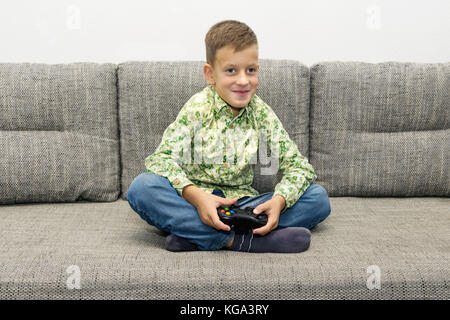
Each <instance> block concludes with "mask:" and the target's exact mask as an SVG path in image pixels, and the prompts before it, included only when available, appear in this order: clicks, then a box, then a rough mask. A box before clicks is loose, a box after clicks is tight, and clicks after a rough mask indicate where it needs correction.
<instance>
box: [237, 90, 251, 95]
mask: <svg viewBox="0 0 450 320" xmlns="http://www.w3.org/2000/svg"><path fill="white" fill-rule="evenodd" d="M233 92H234V93H235V94H237V95H238V96H246V95H247V94H248V93H249V92H250V90H245V91H233Z"/></svg>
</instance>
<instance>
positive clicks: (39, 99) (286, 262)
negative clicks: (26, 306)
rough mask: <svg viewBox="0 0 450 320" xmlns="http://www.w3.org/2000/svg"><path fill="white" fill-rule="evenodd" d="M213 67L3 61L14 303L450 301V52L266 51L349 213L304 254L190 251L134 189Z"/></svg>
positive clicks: (4, 276) (292, 116)
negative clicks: (422, 58)
mask: <svg viewBox="0 0 450 320" xmlns="http://www.w3.org/2000/svg"><path fill="white" fill-rule="evenodd" d="M202 65H203V62H201V61H198V62H186V61H184V62H182V61H179V62H137V61H134V62H125V63H120V64H118V65H116V64H109V63H107V64H97V63H71V64H55V65H48V64H36V63H32V64H30V63H20V64H11V63H1V64H0V190H1V193H0V204H1V205H0V298H1V299H208V300H210V299H277V300H278V299H283V300H288V299H449V298H450V290H449V288H450V271H449V256H450V255H449V252H450V246H449V244H450V199H449V195H450V175H449V167H450V163H449V159H450V156H449V150H450V148H449V146H450V114H449V112H450V111H449V110H450V63H436V64H423V63H398V62H385V63H376V64H372V63H363V62H323V63H317V64H315V65H313V66H311V67H307V66H305V65H303V64H301V63H299V62H296V61H290V60H261V61H260V65H261V73H260V81H259V83H260V84H259V88H258V91H257V94H258V95H259V96H260V97H261V98H262V99H263V100H265V101H266V102H267V103H268V104H269V105H270V106H272V108H273V109H274V110H275V112H276V113H277V115H278V116H279V118H280V119H281V121H282V122H283V124H284V125H285V128H286V130H287V131H288V132H289V134H290V136H291V138H292V139H293V140H294V141H295V142H296V143H297V144H298V146H299V149H300V151H301V152H302V153H303V154H304V155H306V156H307V157H308V159H309V161H310V162H311V163H312V164H313V166H314V168H315V169H316V173H317V175H318V179H317V180H316V183H318V184H320V185H322V186H323V187H325V189H326V190H327V191H328V193H329V196H330V201H331V208H332V212H331V215H330V216H329V217H328V219H327V220H325V221H324V222H323V223H321V224H319V225H318V226H317V227H316V228H314V229H313V230H312V242H311V246H310V249H309V250H308V251H306V252H303V253H300V254H248V253H247V254H246V253H237V252H231V251H225V250H222V251H216V252H185V253H173V252H169V251H166V250H165V248H164V235H163V234H162V233H161V232H160V231H158V230H157V229H155V228H154V227H151V226H149V225H147V224H146V223H145V222H144V221H143V220H141V218H139V216H138V215H137V214H136V213H135V212H134V211H133V210H132V209H131V208H130V206H129V205H128V202H127V201H126V193H127V189H128V186H129V185H130V183H131V182H132V180H133V179H134V178H135V177H136V176H137V175H139V174H140V173H142V172H144V171H145V168H144V158H145V157H146V156H148V155H149V154H150V153H152V152H153V150H154V149H155V148H156V146H157V145H158V143H159V142H160V139H161V136H162V133H163V131H164V129H165V128H166V127H167V126H168V125H169V123H171V122H172V121H173V120H174V119H175V116H176V115H177V113H178V111H179V110H180V108H181V107H182V105H183V104H184V103H185V102H186V101H187V100H188V99H189V98H190V97H191V96H192V95H193V94H194V93H196V92H198V91H200V90H201V89H202V88H203V87H204V86H206V82H205V80H204V79H203V75H202ZM261 168H262V166H261V165H256V166H255V168H254V169H255V179H254V186H255V187H256V188H257V189H258V190H259V191H260V192H265V191H268V190H271V189H272V188H273V186H274V185H275V184H276V183H277V181H279V179H280V175H279V174H278V175H274V176H266V175H261V174H260V171H261Z"/></svg>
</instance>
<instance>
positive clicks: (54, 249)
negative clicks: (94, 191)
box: [0, 197, 450, 299]
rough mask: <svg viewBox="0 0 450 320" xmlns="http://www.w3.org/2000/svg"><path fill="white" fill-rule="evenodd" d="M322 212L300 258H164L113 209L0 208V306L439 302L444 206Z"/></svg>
mask: <svg viewBox="0 0 450 320" xmlns="http://www.w3.org/2000/svg"><path fill="white" fill-rule="evenodd" d="M331 206H332V213H331V215H330V216H329V217H328V219H327V220H325V221H324V222H323V223H321V224H319V225H318V226H317V227H316V228H315V229H313V231H312V242H311V247H310V249H309V250H308V251H306V252H303V253H300V254H269V253H268V254H249V253H240V252H231V251H225V250H222V251H215V252H185V253H173V252H169V251H166V250H165V248H164V236H163V234H162V233H161V232H160V231H158V230H157V229H155V228H154V227H151V226H149V225H147V224H146V223H145V222H144V221H143V220H141V218H139V216H138V215H137V214H136V213H135V212H134V211H133V210H132V209H131V208H130V207H129V205H128V202H126V201H124V200H121V199H120V200H117V201H116V202H106V203H89V202H80V203H59V204H33V205H11V206H0V237H1V241H0V299H29V298H33V299H37V298H39V299H80V298H83V299H313V298H314V299H320V298H328V299H365V298H370V299H450V290H449V289H450V287H449V285H450V283H449V279H450V271H449V268H448V265H449V262H450V260H449V258H450V253H449V243H450V234H449V232H448V230H449V229H450V219H449V213H448V208H449V206H450V199H448V198H379V199H375V198H356V197H342V198H336V197H335V198H331ZM74 266H75V267H74ZM77 270H79V275H80V278H79V279H80V281H79V285H80V286H79V289H77V286H76V284H77V282H76V281H75V280H74V276H77ZM378 276H379V278H376V277H378ZM374 277H375V278H374ZM377 279H379V280H380V281H379V282H377ZM68 282H69V285H68V284H67V283H68ZM377 283H379V286H377ZM69 288H72V289H69Z"/></svg>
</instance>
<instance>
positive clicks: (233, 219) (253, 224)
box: [217, 206, 267, 234]
mask: <svg viewBox="0 0 450 320" xmlns="http://www.w3.org/2000/svg"><path fill="white" fill-rule="evenodd" d="M253 209H254V208H245V209H240V208H238V207H235V206H229V207H218V208H217V213H218V214H219V218H220V221H222V222H223V223H225V224H226V225H229V226H230V227H232V226H234V231H235V232H236V233H238V234H245V233H249V232H250V231H251V230H252V229H256V228H260V227H262V226H265V225H266V224H267V214H265V213H260V214H254V213H253Z"/></svg>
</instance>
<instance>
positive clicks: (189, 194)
mask: <svg viewBox="0 0 450 320" xmlns="http://www.w3.org/2000/svg"><path fill="white" fill-rule="evenodd" d="M183 198H184V199H185V200H186V201H188V202H189V203H191V204H192V205H193V206H194V207H196V208H197V212H198V215H199V216H200V220H201V221H202V222H203V223H204V224H206V225H208V226H210V227H212V228H214V229H217V230H225V231H230V230H231V228H230V226H228V225H226V224H225V223H223V222H222V221H220V219H219V215H218V214H217V208H218V207H220V206H231V205H232V204H234V203H235V202H236V201H237V200H238V199H230V198H222V197H219V196H216V195H213V194H210V193H208V192H205V191H203V190H201V189H200V188H198V187H195V186H193V185H189V186H186V187H185V188H184V190H183Z"/></svg>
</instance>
